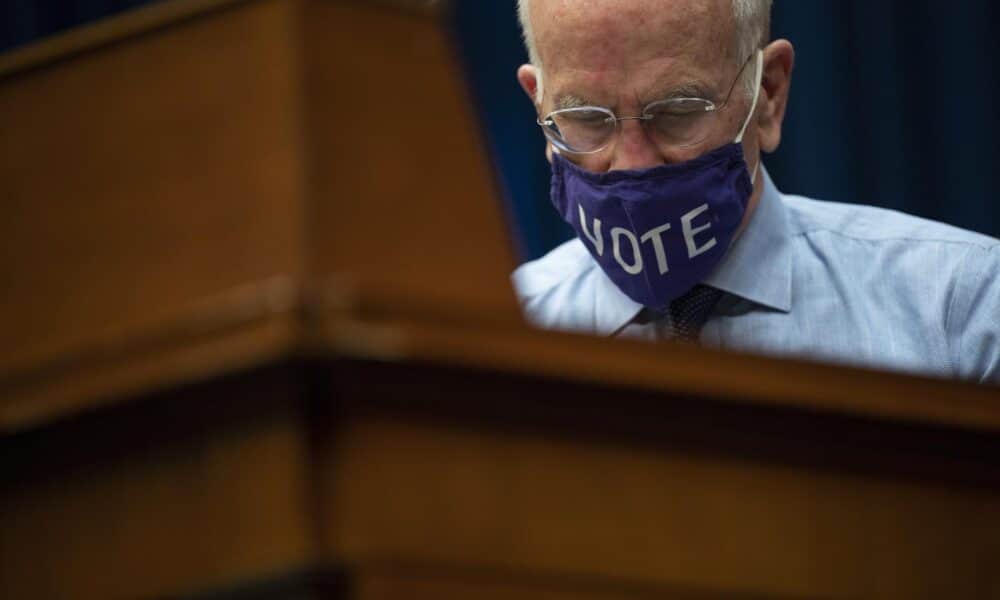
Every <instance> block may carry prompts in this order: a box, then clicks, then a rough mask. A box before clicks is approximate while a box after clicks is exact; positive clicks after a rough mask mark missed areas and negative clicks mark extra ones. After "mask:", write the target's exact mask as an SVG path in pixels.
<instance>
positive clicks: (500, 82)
mask: <svg viewBox="0 0 1000 600" xmlns="http://www.w3.org/2000/svg"><path fill="white" fill-rule="evenodd" d="M151 1H156V0H2V4H0V6H2V7H3V8H2V10H0V50H6V49H10V48H13V47H15V46H18V45H21V44H24V43H27V42H30V41H32V40H35V39H37V38H40V37H43V36H45V35H49V34H52V33H55V32H58V31H60V30H63V29H66V28H68V27H71V26H74V25H77V24H80V23H84V22H87V21H92V20H95V19H98V18H101V17H104V16H107V15H110V14H113V13H115V12H118V11H121V10H125V9H129V8H133V7H136V6H139V5H142V4H148V3H150V2H151ZM452 17H453V25H454V34H455V38H456V41H457V45H458V49H459V54H460V56H461V58H462V60H463V62H464V65H465V67H466V72H467V75H468V80H469V83H470V86H471V88H472V91H473V94H474V97H475V98H476V99H477V100H478V105H479V110H480V114H481V116H482V120H483V124H484V131H485V132H486V136H487V139H488V141H489V143H490V145H491V147H492V148H493V151H494V156H495V159H496V162H497V165H498V167H499V169H500V172H501V185H502V188H503V190H504V194H505V196H506V198H507V201H508V202H507V208H508V211H509V215H510V217H511V223H512V225H513V227H514V230H515V235H516V238H517V240H518V242H519V244H520V248H521V252H522V256H523V258H525V259H528V258H534V257H537V256H540V255H541V254H543V253H544V252H546V251H547V250H548V249H550V248H552V247H553V246H555V245H556V244H557V243H559V242H560V241H562V240H564V239H567V238H568V237H569V235H570V233H569V230H568V228H567V227H566V226H565V225H563V224H562V223H561V222H560V221H559V220H558V218H557V217H556V215H555V212H554V211H553V210H552V209H551V207H550V206H549V204H548V174H549V171H548V165H547V163H546V162H545V160H544V158H543V155H542V149H543V144H542V138H541V134H540V132H539V131H537V127H536V126H535V125H534V118H535V115H534V112H533V109H532V107H531V104H530V103H529V101H528V100H527V99H526V98H525V97H524V95H523V94H522V93H521V91H520V89H519V88H518V86H517V83H516V81H515V78H514V72H515V70H516V68H517V66H518V65H520V64H521V63H522V62H524V61H525V60H526V56H525V53H524V50H523V48H522V46H521V42H520V39H519V32H518V28H517V20H516V16H515V7H514V0H457V1H456V2H455V10H454V14H453V15H452ZM998 25H1000V3H997V2H995V0H958V1H956V2H947V3H946V2H941V1H940V0H775V11H774V22H773V30H774V31H773V33H774V35H775V36H776V37H785V38H788V39H790V40H791V41H792V43H793V44H794V45H795V47H796V50H797V65H796V71H795V75H794V78H793V84H792V98H791V104H790V106H789V112H788V117H787V120H786V124H785V136H784V141H783V143H782V146H781V148H780V149H779V151H778V152H777V153H775V154H774V155H772V156H770V157H769V158H767V159H766V164H767V166H768V169H769V170H770V172H771V175H772V176H773V177H774V179H775V181H776V182H777V184H778V186H779V187H780V188H781V189H782V190H784V191H786V192H791V193H799V194H805V195H808V196H812V197H814V198H820V199H825V200H836V201H840V202H860V203H865V204H874V205H878V206H885V207H889V208H894V209H898V210H902V211H905V212H909V213H912V214H916V215H920V216H924V217H928V218H932V219H936V220H940V221H945V222H948V223H952V224H954V225H958V226H960V227H964V228H967V229H972V230H975V231H980V232H983V233H987V234H990V235H993V236H997V237H1000V201H998V199H997V196H998V194H997V192H996V188H997V186H996V184H995V183H994V181H995V179H996V176H997V174H998V171H1000V168H998V167H1000V144H998V142H997V140H998V139H1000V108H998V100H1000V70H998V69H997V66H998V65H997V64H996V63H997V57H998V56H1000V36H997V35H996V31H997V30H998Z"/></svg>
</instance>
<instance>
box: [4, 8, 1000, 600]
mask: <svg viewBox="0 0 1000 600" xmlns="http://www.w3.org/2000/svg"><path fill="white" fill-rule="evenodd" d="M435 6H436V5H435V4H434V3H428V2H418V1H416V0H413V1H405V0H397V1H396V2H388V1H386V2H374V1H364V0H325V1H324V0H257V1H233V0H230V1H223V0H215V1H211V0H200V1H185V0H179V1H175V2H167V3H160V4H155V5H153V6H152V7H151V8H149V9H145V10H143V11H138V12H135V13H130V14H128V15H126V16H124V17H121V18H119V19H116V20H112V21H108V22H105V23H101V24H98V25H96V26H93V27H89V28H86V29H82V30H79V31H76V32H73V33H71V34H68V35H65V36H62V37H59V38H57V39H55V40H52V41H49V42H45V43H43V44H41V45H38V46H34V47H30V48H28V49H25V50H22V51H19V52H16V53H13V54H10V55H8V56H6V57H2V58H0V132H2V135H0V198H2V200H3V204H2V209H3V218H2V219H0V248H2V250H3V251H2V252H0V282H2V292H3V293H2V294H0V332H2V336H0V428H2V434H0V469H2V471H0V474H2V479H0V597H3V598H73V599H80V598H102V599H104V598H178V597H180V598H206V599H207V598H213V599H214V598H237V599H244V598H247V599H249V598H253V599H258V598H282V599H285V598H296V599H298V598H341V597H343V598H379V599H381V598H387V599H388V598H407V599H409V598H427V599H456V600H457V599H463V600H465V599H470V598H482V599H486V600H500V599H508V598H528V599H539V600H541V599H544V600H570V599H574V600H584V599H585V600H611V599H635V600H639V599H645V598H847V597H850V598H862V597H863V598H942V597H947V598H959V597H961V598H987V597H998V596H1000V570H998V569H997V567H998V565H1000V405H998V404H1000V393H998V390H997V389H996V388H985V387H977V386H972V385H967V384H959V383H951V382H946V381H938V380H932V379H920V378H911V377H900V376H892V375H886V374H881V373H876V372H867V371H861V370H849V369H840V368H834V367H830V366H822V365H814V364H807V363H796V362H787V361H775V360H768V359H763V358H758V357H749V356H736V355H728V354H720V353H716V352H712V351H707V350H699V349H694V348H689V347H675V346H673V345H661V346H653V345H646V344H639V343H630V342H624V341H611V340H604V339H596V338H589V337H583V336H573V335H562V334H552V333H544V332H538V331H533V330H531V329H528V328H527V327H525V326H524V325H522V323H521V321H520V319H519V316H518V312H517V308H516V304H515V302H514V299H513V296H512V293H511V290H510V287H509V284H508V280H507V275H508V273H509V272H510V270H511V269H512V267H513V266H514V264H513V259H512V254H511V252H510V251H509V249H508V241H507V235H506V234H505V227H504V223H503V218H502V214H501V211H500V210H499V208H498V205H497V203H496V202H495V200H494V198H495V196H496V193H495V190H494V182H493V180H492V174H491V170H490V168H489V164H488V162H487V160H486V158H485V156H484V154H483V152H482V150H481V149H480V145H479V143H478V142H477V140H476V135H475V134H476V133H477V128H476V125H475V120H474V119H473V118H472V117H471V115H470V110H469V108H468V106H467V102H466V101H465V100H464V98H465V89H464V87H463V83H462V80H461V78H460V76H459V75H458V71H457V69H456V68H455V66H454V60H453V56H452V52H453V50H452V49H451V48H450V47H449V46H448V44H447V41H448V40H447V36H446V35H445V34H444V33H443V31H442V28H441V26H440V23H439V21H440V15H439V14H438V12H439V11H440V10H441V9H440V8H435ZM400 107H406V110H401V108H400ZM415 114H418V115H420V117H419V118H414V115H415Z"/></svg>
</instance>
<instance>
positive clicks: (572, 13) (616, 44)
mask: <svg viewBox="0 0 1000 600" xmlns="http://www.w3.org/2000/svg"><path fill="white" fill-rule="evenodd" d="M731 6H732V2H731V0H531V20H532V26H533V29H534V37H535V44H536V46H537V48H538V51H539V53H540V54H541V59H542V63H543V65H544V66H545V67H546V68H548V67H549V66H550V64H551V65H552V66H556V64H557V63H559V62H561V61H562V60H563V59H566V60H567V61H568V62H570V63H573V62H577V61H580V60H586V61H588V62H592V61H594V60H597V61H601V60H607V61H608V62H609V63H611V62H614V61H618V62H621V60H622V59H623V58H624V57H626V56H631V57H634V58H636V59H641V58H642V57H643V56H648V55H653V54H663V53H677V54H681V53H684V52H685V51H687V52H690V53H691V54H698V53H702V54H704V53H706V52H710V53H713V54H718V53H719V50H720V45H721V48H722V49H724V50H726V51H728V48H729V42H730V41H731V39H732V36H731V31H732V23H731V21H732V10H731ZM720 42H724V43H722V44H720Z"/></svg>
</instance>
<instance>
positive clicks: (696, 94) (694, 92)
mask: <svg viewBox="0 0 1000 600" xmlns="http://www.w3.org/2000/svg"><path fill="white" fill-rule="evenodd" d="M711 95H712V92H711V91H709V90H708V88H706V87H705V86H704V85H702V84H700V83H697V82H693V81H692V82H687V83H682V84H680V85H673V86H670V87H669V88H666V87H665V88H663V89H662V90H661V93H660V94H658V95H657V96H655V97H653V98H650V101H651V102H656V101H657V100H673V99H675V98H707V99H710V98H711Z"/></svg>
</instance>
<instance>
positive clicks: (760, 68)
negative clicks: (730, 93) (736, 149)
mask: <svg viewBox="0 0 1000 600" xmlns="http://www.w3.org/2000/svg"><path fill="white" fill-rule="evenodd" d="M756 63H757V64H756V72H757V75H756V78H755V82H756V83H755V85H754V87H753V102H752V103H751V104H750V114H749V115H747V119H746V121H744V122H743V127H742V128H741V129H740V134H739V135H738V136H736V140H735V143H737V144H742V143H743V135H744V134H746V132H747V128H748V127H750V121H751V120H753V115H754V113H755V112H756V111H757V101H758V100H759V99H760V84H761V83H763V81H764V51H763V50H759V49H758V50H757V60H756ZM759 170H760V158H759V157H758V158H757V166H755V167H754V168H753V172H752V173H751V174H750V183H756V182H757V171H759Z"/></svg>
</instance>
